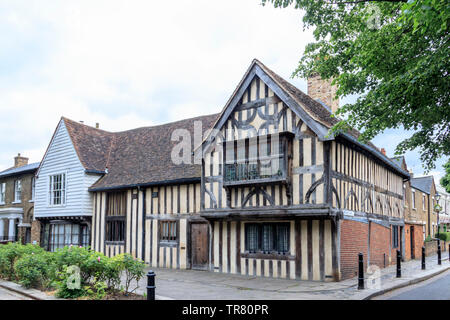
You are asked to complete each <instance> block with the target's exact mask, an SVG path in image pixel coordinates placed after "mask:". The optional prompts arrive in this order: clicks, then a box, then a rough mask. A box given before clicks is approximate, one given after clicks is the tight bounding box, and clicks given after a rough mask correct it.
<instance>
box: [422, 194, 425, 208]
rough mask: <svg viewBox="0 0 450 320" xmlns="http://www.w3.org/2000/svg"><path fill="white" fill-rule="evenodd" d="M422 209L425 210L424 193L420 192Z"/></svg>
mask: <svg viewBox="0 0 450 320" xmlns="http://www.w3.org/2000/svg"><path fill="white" fill-rule="evenodd" d="M422 210H423V211H425V195H424V194H422Z"/></svg>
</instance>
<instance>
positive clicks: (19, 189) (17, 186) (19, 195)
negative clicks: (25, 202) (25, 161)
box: [14, 180, 22, 202]
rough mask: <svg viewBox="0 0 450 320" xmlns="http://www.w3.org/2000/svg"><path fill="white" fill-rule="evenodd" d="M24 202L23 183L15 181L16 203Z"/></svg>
mask: <svg viewBox="0 0 450 320" xmlns="http://www.w3.org/2000/svg"><path fill="white" fill-rule="evenodd" d="M20 201H22V181H21V180H16V181H14V202H20Z"/></svg>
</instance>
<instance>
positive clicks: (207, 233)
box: [188, 220, 210, 271]
mask: <svg viewBox="0 0 450 320" xmlns="http://www.w3.org/2000/svg"><path fill="white" fill-rule="evenodd" d="M194 224H203V225H205V226H206V245H207V248H206V260H207V261H206V263H205V265H204V267H201V268H198V267H194V263H193V254H192V245H193V241H192V225H194ZM209 229H210V224H209V222H208V221H204V220H192V221H189V228H188V230H189V246H188V257H189V268H190V269H192V270H203V271H207V270H209V265H210V254H209V251H210V230H209Z"/></svg>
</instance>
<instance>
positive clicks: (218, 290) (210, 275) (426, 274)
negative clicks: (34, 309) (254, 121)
mask: <svg viewBox="0 0 450 320" xmlns="http://www.w3.org/2000/svg"><path fill="white" fill-rule="evenodd" d="M149 269H150V268H148V269H147V271H148V270H149ZM152 270H153V271H154V272H155V274H156V278H155V282H156V283H155V284H156V299H157V300H367V299H372V298H375V297H377V296H382V295H385V294H386V293H389V292H391V291H392V290H398V289H401V288H405V287H408V286H412V285H415V284H418V283H420V282H422V281H426V280H428V279H431V278H433V279H434V277H436V276H438V275H440V274H444V273H445V274H447V273H448V274H449V278H448V279H447V278H444V281H448V282H450V272H449V271H448V270H450V262H449V258H448V254H445V255H443V257H442V264H441V265H438V264H437V256H430V257H427V263H426V270H421V262H420V260H412V261H408V262H403V263H402V277H401V278H396V266H395V265H393V266H389V267H387V268H384V269H378V271H379V273H378V276H375V275H377V273H375V274H373V275H369V274H368V273H367V272H366V273H365V287H366V289H364V290H358V288H357V283H358V279H357V277H354V278H352V279H347V280H344V281H340V282H319V281H300V280H290V279H276V278H263V277H250V276H243V275H235V274H223V273H217V272H210V271H197V270H172V269H160V268H152ZM446 283H447V282H446ZM135 284H136V283H132V288H133V286H134V285H135ZM146 285H147V278H146V276H144V277H143V278H142V279H141V280H140V281H139V283H138V288H137V289H136V291H135V293H137V294H142V295H143V294H144V293H145V292H146ZM436 286H438V285H437V284H434V285H432V287H431V289H429V290H430V291H433V290H436V289H437V288H438V287H439V286H438V287H436ZM408 288H409V287H408ZM446 288H448V284H447V287H446ZM423 296H424V293H423V292H421V293H419V291H417V292H416V293H414V295H412V297H417V299H423ZM405 297H406V296H405ZM10 299H11V300H17V299H19V300H22V299H23V300H25V299H33V300H56V299H57V298H55V297H54V296H52V295H49V294H47V293H44V292H41V291H39V290H36V289H25V288H23V287H22V286H21V285H19V284H17V283H14V282H9V281H3V280H0V300H10Z"/></svg>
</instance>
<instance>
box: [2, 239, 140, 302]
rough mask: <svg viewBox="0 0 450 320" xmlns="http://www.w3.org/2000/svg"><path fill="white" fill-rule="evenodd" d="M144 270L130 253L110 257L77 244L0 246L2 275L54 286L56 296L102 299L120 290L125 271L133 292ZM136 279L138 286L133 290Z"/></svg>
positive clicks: (40, 286) (43, 286)
mask: <svg viewBox="0 0 450 320" xmlns="http://www.w3.org/2000/svg"><path fill="white" fill-rule="evenodd" d="M144 269H145V264H144V262H142V261H140V260H136V259H134V258H133V257H132V256H131V255H130V254H127V253H125V254H120V255H118V256H115V257H112V258H109V257H106V256H105V255H103V254H102V253H100V252H96V251H92V250H90V249H89V248H84V247H76V246H69V247H64V248H61V249H58V250H57V251H55V252H47V251H45V250H44V249H42V248H41V247H39V246H36V245H31V244H28V245H22V244H19V243H8V244H5V245H0V278H3V279H6V280H11V281H16V282H19V283H20V284H22V285H23V286H24V287H27V288H37V289H50V288H54V289H57V293H56V295H57V296H58V297H62V298H75V297H79V296H86V295H88V296H91V297H93V298H98V299H101V298H103V297H104V296H105V294H106V291H107V290H109V291H114V290H117V289H119V285H120V282H121V281H120V276H121V274H124V278H125V286H124V288H123V290H124V291H126V292H132V291H134V290H136V288H137V283H138V281H139V280H140V279H141V278H142V277H143V276H144ZM78 271H79V272H78ZM74 272H75V273H74ZM78 274H79V277H78V276H77V275H78ZM78 278H79V283H80V286H79V287H78V288H74V287H73V286H72V285H71V284H72V283H76V282H77V281H78V280H77V279H78ZM134 281H135V282H136V287H134V289H132V288H131V283H133V282H134Z"/></svg>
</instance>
